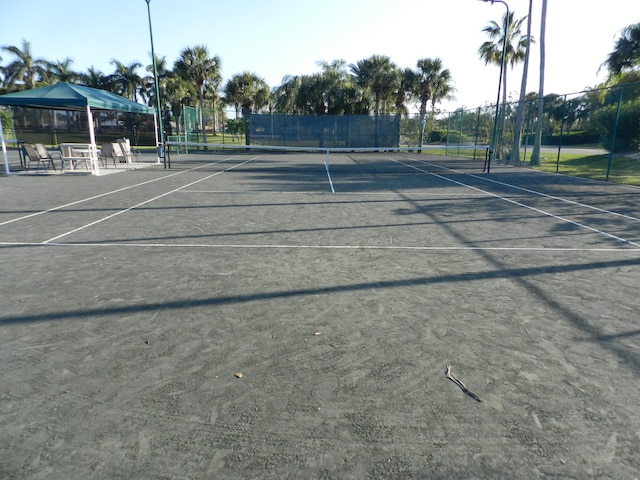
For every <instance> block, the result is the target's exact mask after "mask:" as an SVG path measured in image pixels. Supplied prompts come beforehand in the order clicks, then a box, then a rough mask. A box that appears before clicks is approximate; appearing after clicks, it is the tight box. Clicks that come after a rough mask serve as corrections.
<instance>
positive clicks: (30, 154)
mask: <svg viewBox="0 0 640 480" xmlns="http://www.w3.org/2000/svg"><path fill="white" fill-rule="evenodd" d="M23 148H24V154H25V157H27V158H28V160H27V170H28V169H29V168H31V162H36V164H37V165H38V166H37V167H36V173H38V172H39V171H40V165H44V168H45V170H47V169H48V168H49V167H48V165H51V166H52V167H53V170H54V171H57V170H56V166H55V164H54V163H53V157H52V156H51V155H46V156H41V155H40V154H39V153H38V151H37V150H36V148H35V147H34V146H33V145H29V144H26V143H25V144H24V146H23Z"/></svg>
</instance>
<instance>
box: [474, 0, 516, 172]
mask: <svg viewBox="0 0 640 480" xmlns="http://www.w3.org/2000/svg"><path fill="white" fill-rule="evenodd" d="M480 1H481V2H485V3H491V5H493V4H494V3H502V4H503V5H504V6H505V7H506V8H507V14H506V16H505V17H504V27H503V28H504V32H503V36H504V39H503V42H502V58H501V60H500V79H499V80H498V99H497V100H496V115H495V117H494V119H493V135H492V137H491V150H490V151H489V161H488V162H487V173H491V161H492V160H493V159H494V158H495V155H496V146H497V145H496V144H497V143H498V116H499V113H500V91H501V90H502V73H503V72H504V62H505V57H506V55H507V30H508V27H509V5H507V2H505V1H504V0H480Z"/></svg>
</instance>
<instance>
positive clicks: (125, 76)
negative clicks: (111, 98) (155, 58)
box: [111, 59, 146, 102]
mask: <svg viewBox="0 0 640 480" xmlns="http://www.w3.org/2000/svg"><path fill="white" fill-rule="evenodd" d="M111 64H112V65H115V66H116V71H115V72H114V73H113V75H111V81H112V87H113V88H114V89H115V90H116V91H115V92H114V93H117V94H119V95H122V96H123V97H127V98H130V99H131V100H133V101H134V102H137V101H138V95H142V96H143V98H144V97H146V93H145V92H144V88H143V83H144V82H143V80H142V77H141V76H140V75H138V72H137V70H138V69H139V68H140V67H142V64H141V63H140V62H131V63H130V64H129V65H125V64H124V63H122V62H120V61H118V60H115V59H113V60H111Z"/></svg>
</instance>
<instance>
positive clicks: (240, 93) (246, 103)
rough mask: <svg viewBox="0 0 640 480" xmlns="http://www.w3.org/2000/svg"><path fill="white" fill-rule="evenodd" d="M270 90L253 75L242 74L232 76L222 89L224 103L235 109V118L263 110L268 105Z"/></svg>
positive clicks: (261, 80) (248, 73)
mask: <svg viewBox="0 0 640 480" xmlns="http://www.w3.org/2000/svg"><path fill="white" fill-rule="evenodd" d="M270 93H271V92H270V90H269V86H268V85H267V83H266V82H265V81H264V80H263V79H262V78H260V77H258V76H257V75H256V74H255V73H252V72H242V73H240V74H237V75H234V76H233V77H231V79H230V80H229V81H228V82H227V84H226V85H225V88H224V94H225V101H226V103H228V104H230V105H234V106H235V108H236V118H239V115H238V114H239V113H240V110H241V111H242V116H245V117H246V115H248V114H250V113H253V112H254V111H256V110H260V109H261V108H264V107H266V106H267V105H268V103H269V96H270Z"/></svg>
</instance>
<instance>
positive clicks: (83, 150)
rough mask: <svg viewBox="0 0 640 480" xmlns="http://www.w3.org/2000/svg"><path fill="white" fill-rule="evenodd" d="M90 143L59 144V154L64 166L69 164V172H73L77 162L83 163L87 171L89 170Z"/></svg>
mask: <svg viewBox="0 0 640 480" xmlns="http://www.w3.org/2000/svg"><path fill="white" fill-rule="evenodd" d="M91 147H92V145H91V144H90V143H61V144H60V152H61V153H62V160H63V161H64V163H65V164H67V161H68V163H69V167H70V170H75V169H76V167H77V165H78V161H82V162H84V164H85V166H86V167H87V170H91V168H92V166H91V160H92V159H91V150H92V148H91Z"/></svg>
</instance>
